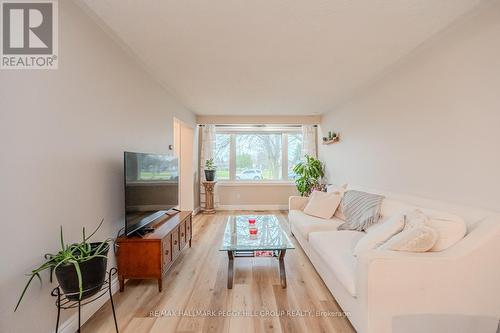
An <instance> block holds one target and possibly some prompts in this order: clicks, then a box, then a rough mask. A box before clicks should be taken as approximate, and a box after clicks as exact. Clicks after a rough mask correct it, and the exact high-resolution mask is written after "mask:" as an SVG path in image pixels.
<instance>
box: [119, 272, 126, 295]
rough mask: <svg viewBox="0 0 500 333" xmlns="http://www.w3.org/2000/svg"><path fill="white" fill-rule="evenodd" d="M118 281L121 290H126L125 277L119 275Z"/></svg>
mask: <svg viewBox="0 0 500 333" xmlns="http://www.w3.org/2000/svg"><path fill="white" fill-rule="evenodd" d="M118 282H119V283H120V292H123V291H124V290H125V278H124V277H123V276H121V275H120V276H119V277H118Z"/></svg>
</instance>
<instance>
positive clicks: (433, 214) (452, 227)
mask: <svg viewBox="0 0 500 333" xmlns="http://www.w3.org/2000/svg"><path fill="white" fill-rule="evenodd" d="M422 211H423V212H424V214H425V215H427V216H428V217H429V222H428V223H427V226H429V227H431V228H432V229H434V230H435V231H436V232H437V235H438V238H437V241H436V243H435V244H434V246H433V247H432V248H431V249H430V251H432V252H435V251H443V250H446V249H447V248H449V247H450V246H452V245H454V244H455V243H457V242H458V241H459V240H461V239H462V238H464V236H465V234H466V233H467V226H466V224H465V221H464V219H463V218H461V217H460V216H456V215H453V214H448V213H443V212H439V211H435V210H432V209H422Z"/></svg>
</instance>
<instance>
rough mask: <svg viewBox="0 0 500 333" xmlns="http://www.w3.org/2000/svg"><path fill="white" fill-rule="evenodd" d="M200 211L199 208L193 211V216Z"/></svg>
mask: <svg viewBox="0 0 500 333" xmlns="http://www.w3.org/2000/svg"><path fill="white" fill-rule="evenodd" d="M200 211H201V207H196V208H195V209H194V210H193V216H194V215H196V214H198V213H199V212H200Z"/></svg>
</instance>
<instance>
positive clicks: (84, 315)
mask: <svg viewBox="0 0 500 333" xmlns="http://www.w3.org/2000/svg"><path fill="white" fill-rule="evenodd" d="M119 289H120V285H119V283H118V277H115V278H114V279H113V281H112V282H111V292H112V293H113V295H114V294H115V293H116V292H117V291H118V290H119ZM108 300H109V293H106V295H104V296H102V297H101V298H99V299H98V300H96V301H95V302H92V303H89V304H87V305H84V306H82V311H81V325H82V326H83V324H85V322H86V321H87V320H89V319H90V317H92V315H93V314H94V313H96V312H97V310H99V309H100V308H101V306H103V304H104V303H106V302H107V301H108ZM115 306H116V304H115ZM61 311H64V310H61ZM109 320H111V321H112V320H113V315H112V314H110V316H109ZM77 330H78V312H75V313H74V314H73V315H72V316H71V317H69V318H68V319H67V320H66V321H64V322H62V323H60V324H59V332H60V333H74V332H76V331H77Z"/></svg>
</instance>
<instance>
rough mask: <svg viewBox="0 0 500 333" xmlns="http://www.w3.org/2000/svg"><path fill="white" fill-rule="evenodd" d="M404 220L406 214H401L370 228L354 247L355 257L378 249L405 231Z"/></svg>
mask: <svg viewBox="0 0 500 333" xmlns="http://www.w3.org/2000/svg"><path fill="white" fill-rule="evenodd" d="M404 220H405V218H404V213H399V214H396V215H394V216H392V217H389V218H387V219H385V220H384V221H382V222H380V223H376V224H374V225H373V226H371V227H369V228H368V229H367V230H366V235H365V236H363V238H361V239H360V240H359V241H358V243H357V244H356V246H355V247H354V256H358V255H359V254H360V253H362V252H364V251H369V250H373V249H376V248H377V247H379V246H380V245H381V244H383V243H384V242H386V241H387V240H388V239H389V238H391V237H392V236H394V235H395V234H397V233H398V232H400V231H401V230H403V228H404V226H405V222H404Z"/></svg>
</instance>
